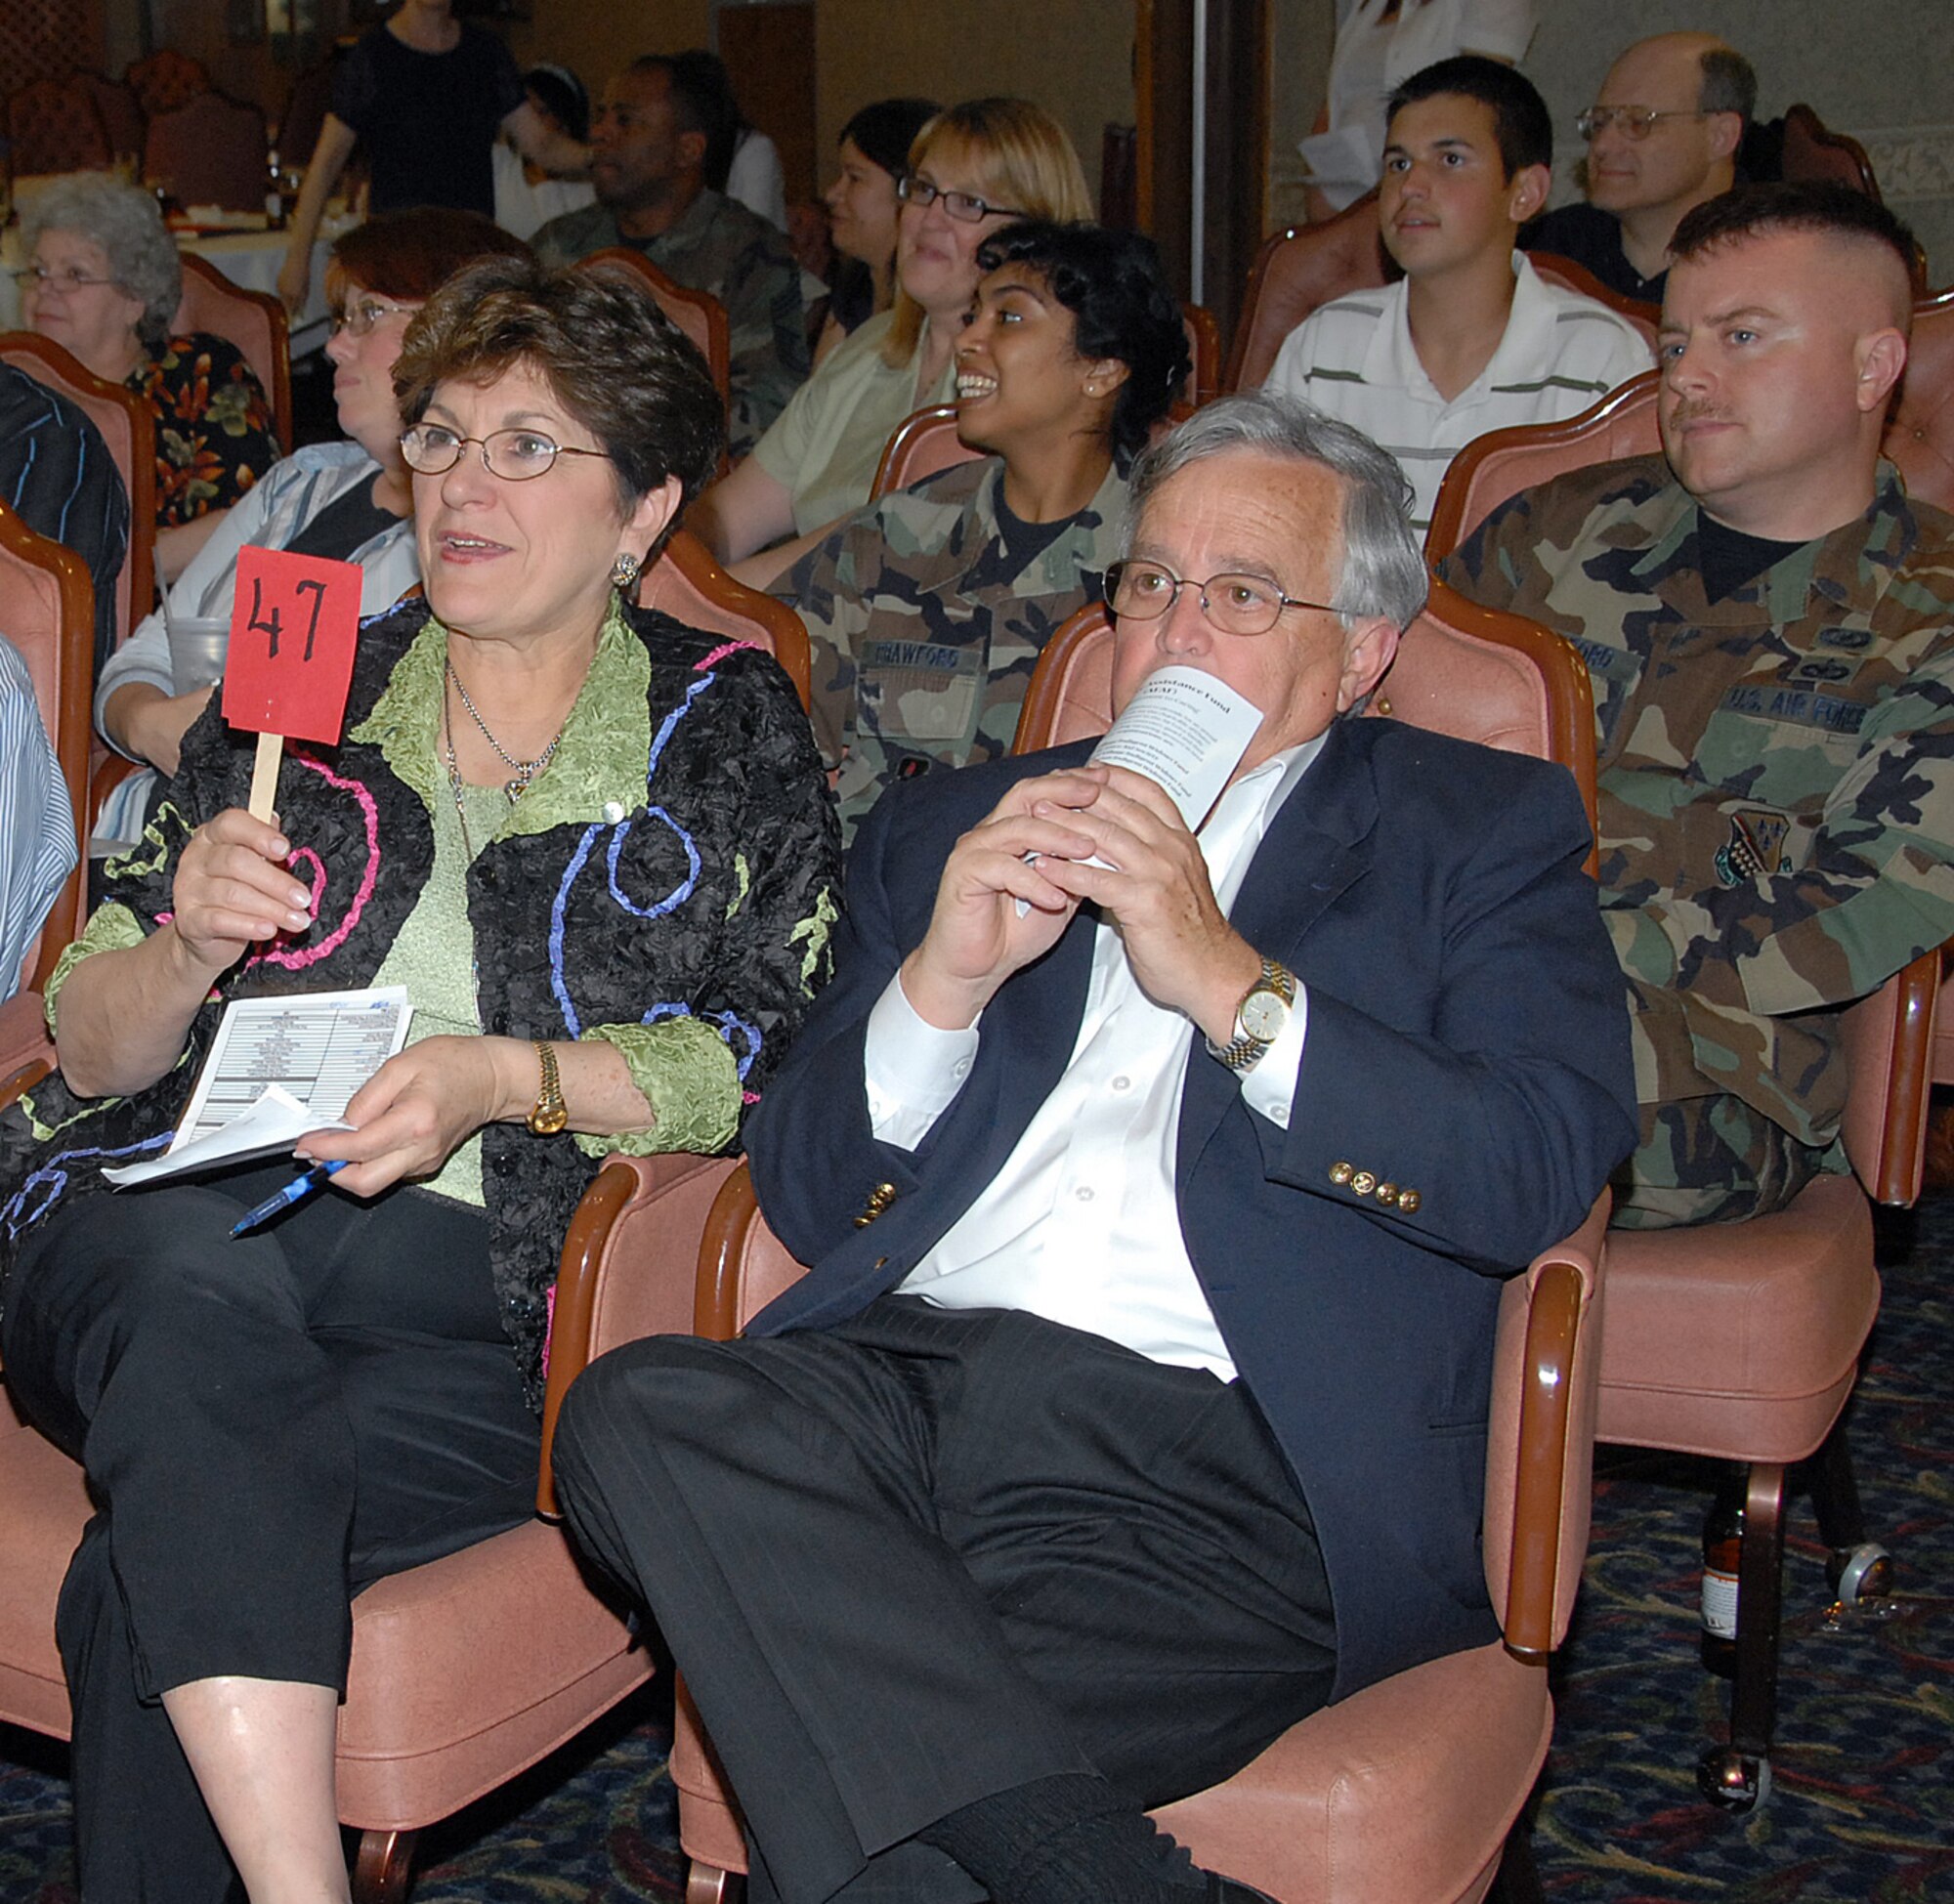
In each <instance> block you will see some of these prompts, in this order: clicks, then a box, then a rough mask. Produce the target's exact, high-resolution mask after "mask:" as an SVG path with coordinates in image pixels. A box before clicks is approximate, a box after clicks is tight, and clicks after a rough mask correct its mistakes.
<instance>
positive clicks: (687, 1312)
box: [536, 1153, 735, 1520]
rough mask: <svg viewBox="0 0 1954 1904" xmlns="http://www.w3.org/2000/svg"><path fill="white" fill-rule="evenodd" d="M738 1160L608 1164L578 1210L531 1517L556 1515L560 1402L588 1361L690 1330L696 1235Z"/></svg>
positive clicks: (679, 1156)
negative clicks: (554, 1466) (623, 1345)
mask: <svg viewBox="0 0 1954 1904" xmlns="http://www.w3.org/2000/svg"><path fill="white" fill-rule="evenodd" d="M734 1163H735V1160H734V1159H732V1158H726V1157H695V1156H693V1155H691V1154H690V1153H675V1154H673V1155H670V1156H663V1157H612V1158H608V1159H607V1160H606V1161H605V1164H604V1167H603V1168H602V1169H601V1170H599V1171H598V1173H597V1175H596V1177H595V1178H594V1179H593V1180H592V1182H591V1184H590V1187H589V1188H588V1189H587V1190H585V1191H584V1193H583V1197H582V1200H581V1201H580V1202H579V1203H578V1204H577V1206H576V1210H575V1213H574V1214H573V1216H572V1218H571V1220H570V1229H569V1232H568V1234H567V1235H566V1236H565V1238H564V1243H563V1251H562V1255H561V1257H560V1259H559V1262H558V1267H557V1281H556V1294H555V1298H554V1304H553V1307H552V1310H551V1316H550V1336H549V1368H548V1372H547V1374H546V1375H545V1377H544V1385H543V1439H542V1455H541V1460H540V1463H539V1466H538V1471H537V1476H536V1512H537V1513H538V1514H540V1515H541V1516H542V1517H543V1518H544V1519H545V1520H558V1519H561V1518H562V1514H561V1510H560V1509H559V1508H558V1506H557V1502H556V1486H555V1481H554V1477H553V1475H552V1473H551V1468H550V1453H551V1449H552V1447H553V1446H554V1444H555V1440H556V1422H557V1415H558V1413H559V1411H560V1410H561V1409H562V1407H563V1398H564V1396H565V1395H566V1394H568V1393H569V1392H570V1385H571V1383H572V1382H573V1381H574V1380H575V1379H576V1377H577V1376H578V1375H581V1374H582V1373H583V1371H584V1370H585V1369H586V1368H588V1367H589V1365H590V1363H591V1362H592V1360H593V1359H594V1358H595V1357H597V1356H598V1355H601V1354H602V1353H603V1352H604V1350H605V1349H607V1348H610V1347H613V1346H615V1345H616V1342H618V1341H622V1340H625V1339H627V1338H628V1337H629V1336H631V1335H650V1334H664V1333H682V1332H685V1331H688V1330H690V1329H691V1327H692V1305H693V1281H694V1278H695V1276H696V1274H697V1270H698V1263H699V1239H700V1233H701V1230H702V1229H703V1227H704V1223H705V1212H706V1210H707V1209H708V1207H709V1206H710V1205H711V1201H712V1197H713V1194H714V1192H716V1191H717V1190H718V1188H719V1185H720V1183H721V1181H722V1180H723V1179H724V1178H725V1177H726V1176H727V1175H729V1174H730V1173H731V1171H732V1169H733V1166H734ZM620 1262H621V1263H623V1264H624V1265H625V1267H624V1268H623V1269H619V1268H618V1267H617V1265H618V1264H619V1263H620Z"/></svg>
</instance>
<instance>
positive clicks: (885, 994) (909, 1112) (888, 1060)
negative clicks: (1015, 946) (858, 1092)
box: [862, 973, 1294, 1151]
mask: <svg viewBox="0 0 1954 1904" xmlns="http://www.w3.org/2000/svg"><path fill="white" fill-rule="evenodd" d="M979 1022H980V1023H981V1022H982V1021H981V1020H980V1021H979ZM977 1044H978V1035H977V1027H976V1026H975V1025H972V1026H970V1027H969V1028H968V1029H967V1030H964V1031H961V1032H946V1031H944V1030H943V1029H942V1028H941V1027H940V1026H936V1025H932V1024H930V1023H928V1021H927V1020H925V1019H924V1018H922V1017H921V1016H919V1015H918V1013H917V1012H916V1009H915V1007H914V1006H913V1004H911V1003H910V1001H909V994H907V993H905V992H904V990H903V981H902V976H901V974H900V973H898V974H897V975H896V976H895V977H893V978H891V979H890V980H889V982H888V984H887V985H886V986H885V987H884V988H883V991H882V995H881V996H880V997H879V998H877V999H876V1000H875V1006H874V1009H873V1010H872V1011H871V1012H870V1014H869V1025H868V1031H867V1033H866V1036H865V1038H864V1044H863V1062H862V1075H863V1084H864V1086H865V1088H866V1089H867V1092H868V1098H869V1124H870V1127H871V1129H872V1130H873V1131H874V1133H875V1136H876V1138H877V1140H878V1141H880V1142H881V1143H884V1144H894V1145H895V1146H896V1147H897V1148H898V1149H900V1150H909V1151H913V1150H914V1149H915V1147H916V1146H917V1145H918V1144H919V1143H921V1142H922V1140H923V1139H924V1138H925V1137H927V1136H928V1135H929V1133H930V1129H931V1127H932V1126H933V1125H934V1124H935V1122H936V1121H937V1119H938V1118H940V1117H941V1116H942V1115H943V1114H944V1112H945V1111H947V1110H948V1109H949V1108H950V1106H951V1103H952V1102H953V1101H954V1100H955V1098H956V1093H957V1092H958V1091H960V1090H961V1089H962V1088H963V1080H964V1079H966V1078H968V1077H969V1076H970V1067H971V1066H972V1065H973V1064H974V1063H975V1062H976V1060H977ZM1292 1089H1294V1084H1293V1083H1292Z"/></svg>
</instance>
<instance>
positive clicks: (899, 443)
mask: <svg viewBox="0 0 1954 1904" xmlns="http://www.w3.org/2000/svg"><path fill="white" fill-rule="evenodd" d="M983 453H984V452H983V451H982V450H981V449H972V448H971V447H970V445H969V444H967V443H965V442H964V441H963V439H962V438H961V437H959V436H958V435H957V434H956V404H955V403H932V404H931V405H930V406H929V407H928V408H927V409H920V410H913V411H912V412H911V413H910V414H909V415H908V416H906V417H904V418H903V420H902V421H901V422H900V423H898V424H897V425H896V428H895V434H894V435H893V436H891V437H890V438H889V442H888V446H887V448H885V449H884V450H883V451H882V460H881V461H880V462H879V463H877V464H876V465H875V481H874V482H873V484H872V485H871V487H870V489H869V500H870V501H871V502H879V501H881V499H882V498H883V497H884V496H885V495H888V494H889V493H890V492H891V491H892V490H895V489H907V488H908V487H910V485H911V484H913V483H920V482H921V481H922V480H923V478H924V477H925V476H934V475H936V474H937V472H938V471H939V470H947V469H955V468H956V465H957V464H958V463H968V462H973V461H974V460H975V459H976V458H977V457H979V456H981V455H983Z"/></svg>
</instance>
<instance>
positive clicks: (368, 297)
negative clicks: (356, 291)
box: [329, 291, 415, 337]
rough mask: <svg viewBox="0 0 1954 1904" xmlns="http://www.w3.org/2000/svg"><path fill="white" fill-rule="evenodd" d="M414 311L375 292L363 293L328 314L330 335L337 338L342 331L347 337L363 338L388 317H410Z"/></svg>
mask: <svg viewBox="0 0 1954 1904" xmlns="http://www.w3.org/2000/svg"><path fill="white" fill-rule="evenodd" d="M414 310H415V307H414V306H412V305H409V304H396V303H395V302H394V301H393V300H392V299H391V298H383V297H381V296H379V295H378V294H377V293H376V292H372V291H363V292H361V294H360V295H359V296H358V297H355V298H349V299H348V300H347V302H346V303H344V304H342V305H340V306H339V307H338V308H337V309H335V310H334V311H332V312H331V313H330V314H329V316H330V318H331V325H332V334H333V336H335V337H337V336H338V335H339V333H340V332H341V331H342V330H343V331H345V332H346V334H347V335H348V336H349V337H364V336H366V335H368V334H369V333H370V332H371V331H372V330H373V328H374V326H375V325H377V324H382V323H385V322H386V320H387V319H388V318H389V317H412V316H413V314H414Z"/></svg>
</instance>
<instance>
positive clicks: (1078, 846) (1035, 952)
mask: <svg viewBox="0 0 1954 1904" xmlns="http://www.w3.org/2000/svg"><path fill="white" fill-rule="evenodd" d="M1095 858H1096V859H1098V860H1100V861H1103V862H1104V865H1102V866H1093V865H1091V864H1089V862H1090V861H1091V860H1093V859H1095ZM1019 900H1023V901H1024V902H1025V904H1026V906H1027V908H1028V909H1029V910H1026V911H1023V912H1022V913H1021V912H1020V910H1019V908H1018V905H1017V902H1018V901H1019ZM1083 900H1091V901H1092V902H1093V903H1094V904H1096V905H1098V906H1099V907H1101V908H1103V909H1104V910H1105V911H1106V912H1107V913H1109V914H1110V915H1111V916H1112V917H1113V918H1114V919H1115V920H1116V921H1117V922H1118V924H1119V927H1120V933H1121V937H1122V938H1123V939H1124V940H1125V941H1126V956H1127V957H1128V958H1129V959H1130V960H1131V961H1132V966H1133V975H1134V977H1135V978H1136V979H1138V981H1139V983H1140V985H1141V987H1142V988H1143V989H1144V990H1145V992H1146V993H1147V994H1148V996H1150V997H1151V998H1153V999H1154V1000H1155V1001H1156V1002H1157V1003H1159V1004H1163V1005H1168V1006H1170V1007H1172V1008H1174V1009H1176V1010H1179V1011H1182V1012H1184V1013H1185V1014H1186V1015H1187V1016H1188V1017H1189V1018H1191V1019H1193V1021H1194V1022H1195V1024H1196V1025H1198V1026H1199V1027H1200V1028H1201V1030H1202V1031H1203V1032H1204V1033H1205V1034H1206V1035H1207V1036H1208V1037H1211V1038H1212V1039H1214V1040H1215V1042H1217V1043H1222V1042H1225V1041H1226V1040H1227V1039H1228V1038H1230V1037H1233V1036H1234V1026H1235V1008H1236V1006H1237V1005H1238V1004H1239V1003H1240V1002H1241V1000H1242V997H1243V995H1244V994H1246V993H1247V992H1248V990H1249V988H1250V987H1251V986H1252V985H1253V984H1254V982H1255V980H1256V978H1257V977H1258V976H1259V975H1260V972H1261V957H1260V954H1258V953H1257V952H1255V951H1254V949H1253V947H1252V946H1250V945H1249V943H1248V942H1247V941H1246V940H1245V939H1243V938H1242V936H1241V935H1240V934H1239V933H1238V932H1236V931H1235V929H1234V927H1233V926H1231V925H1230V924H1229V923H1228V921H1227V920H1226V919H1225V918H1224V917H1223V916H1222V913H1221V909H1220V908H1219V907H1218V906H1217V905H1216V904H1215V901H1214V893H1213V889H1212V888H1211V885H1210V883H1209V879H1208V867H1207V864H1206V862H1204V861H1203V859H1202V857H1201V848H1200V846H1199V845H1198V844H1197V843H1196V840H1195V837H1194V834H1193V833H1192V832H1190V831H1189V830H1188V826H1187V823H1186V822H1185V821H1183V820H1182V819H1181V817H1180V813H1179V811H1178V809H1177V808H1176V807H1175V805H1174V803H1173V801H1172V800H1171V799H1169V798H1168V795H1167V794H1166V793H1165V792H1164V791H1162V789H1161V788H1160V787H1159V786H1157V785H1155V784H1154V783H1153V782H1152V781H1150V780H1147V779H1146V778H1145V777H1144V776H1142V775H1139V774H1135V773H1133V772H1131V771H1130V770H1128V769H1126V768H1124V767H1105V766H1098V765H1088V766H1083V767H1075V768H1069V769H1066V770H1064V771H1062V772H1060V773H1056V774H1045V775H1041V776H1040V777H1039V778H1038V779H1036V780H1028V781H1021V782H1019V783H1018V784H1017V785H1016V786H1014V787H1012V788H1011V790H1010V791H1009V792H1008V793H1007V794H1005V796H1004V798H1003V799H1002V800H1000V801H999V802H998V805H997V807H996V808H995V809H994V810H993V811H992V812H991V814H990V815H989V816H988V817H987V818H986V819H984V820H983V821H981V822H979V824H978V825H975V826H973V827H972V828H971V829H970V831H969V832H967V833H965V834H964V835H963V837H962V838H961V839H959V840H958V841H957V842H956V846H955V847H954V848H953V849H952V850H951V854H950V858H949V860H948V861H947V862H946V864H945V866H944V869H943V878H942V880H941V881H940V882H939V883H938V886H937V893H936V907H935V910H934V911H933V912H932V913H931V916H930V924H929V931H928V932H927V933H926V934H925V935H924V938H923V942H922V944H921V945H920V946H918V947H917V948H916V949H915V951H914V952H912V953H911V954H910V956H909V957H908V959H906V960H905V961H904V964H903V970H902V985H903V993H904V995H905V996H906V997H907V998H908V999H909V1001H910V1004H911V1005H912V1006H913V1008H914V1010H915V1011H916V1012H917V1014H918V1015H919V1016H921V1017H922V1018H924V1019H925V1020H927V1021H928V1022H929V1023H930V1024H932V1025H940V1026H942V1027H943V1028H944V1029H946V1030H960V1029H962V1028H963V1027H964V1026H967V1025H970V1024H973V1023H974V1022H975V1021H976V1019H977V1016H978V1014H979V1013H980V1012H981V1011H982V1010H983V1009H984V1007H985V1006H986V1005H987V1004H988V1003H990V1001H991V998H992V996H993V995H994V994H996V993H997V991H998V988H999V987H1000V986H1001V985H1002V984H1003V983H1004V981H1005V980H1006V979H1007V978H1009V977H1010V976H1011V974H1012V973H1013V972H1015V971H1017V970H1018V969H1019V968H1020V967H1022V966H1025V965H1028V964H1030V963H1031V961H1032V960H1033V959H1035V958H1039V957H1041V956H1042V955H1043V954H1044V953H1045V952H1049V951H1050V950H1051V948H1052V947H1053V946H1054V945H1055V944H1056V943H1057V942H1058V938H1059V935H1060V934H1061V933H1063V932H1064V930H1065V928H1066V926H1067V925H1069V924H1070V923H1071V921H1072V915H1073V913H1074V912H1076V911H1077V910H1078V909H1079V905H1080V903H1081V901H1083Z"/></svg>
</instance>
